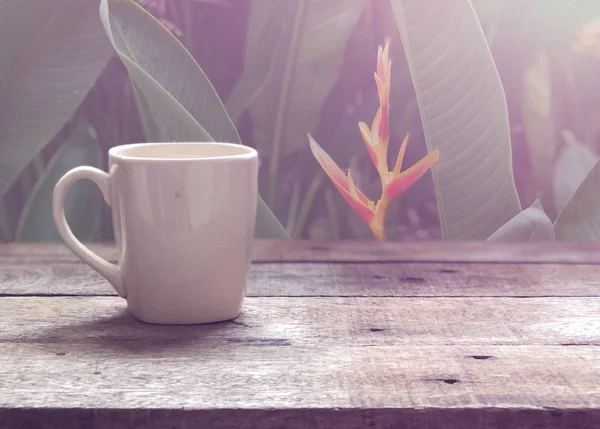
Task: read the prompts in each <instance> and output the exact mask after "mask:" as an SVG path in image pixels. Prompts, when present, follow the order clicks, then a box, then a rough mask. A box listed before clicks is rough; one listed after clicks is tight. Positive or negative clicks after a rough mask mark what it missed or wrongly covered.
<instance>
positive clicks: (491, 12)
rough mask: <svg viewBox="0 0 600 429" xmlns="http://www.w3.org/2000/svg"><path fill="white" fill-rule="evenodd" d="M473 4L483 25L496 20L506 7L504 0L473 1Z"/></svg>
mask: <svg viewBox="0 0 600 429" xmlns="http://www.w3.org/2000/svg"><path fill="white" fill-rule="evenodd" d="M471 3H472V4H473V9H475V12H476V13H477V17H478V18H479V21H480V22H482V23H487V22H489V21H493V20H495V19H496V18H497V17H498V15H499V14H500V12H501V11H502V8H503V7H504V0H471Z"/></svg>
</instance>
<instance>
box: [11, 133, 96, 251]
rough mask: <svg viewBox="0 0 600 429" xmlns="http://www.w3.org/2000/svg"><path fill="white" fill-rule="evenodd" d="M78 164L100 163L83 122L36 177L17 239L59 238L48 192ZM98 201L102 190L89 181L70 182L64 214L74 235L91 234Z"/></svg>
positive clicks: (87, 236)
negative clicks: (71, 183) (37, 177)
mask: <svg viewBox="0 0 600 429" xmlns="http://www.w3.org/2000/svg"><path fill="white" fill-rule="evenodd" d="M80 165H91V166H93V167H97V168H101V167H102V155H101V148H100V145H99V144H98V135H97V134H96V132H95V130H94V129H93V128H92V127H91V126H90V125H89V124H87V123H81V124H79V125H78V127H77V128H75V130H74V131H73V133H72V134H71V136H70V137H69V139H68V140H66V141H65V142H64V143H63V144H62V146H61V147H60V149H59V150H58V152H57V153H56V154H55V155H54V157H53V158H52V160H51V161H50V163H49V164H48V167H47V168H46V170H45V171H44V173H43V174H42V176H40V178H39V179H38V182H37V183H36V185H35V187H34V188H33V191H32V192H31V195H30V196H29V200H28V202H27V204H26V206H25V208H24V209H23V212H22V213H21V217H20V219H19V226H18V228H17V241H61V238H60V236H59V235H58V231H57V229H56V226H55V225H54V219H53V217H52V193H53V191H54V186H55V185H56V183H57V182H58V180H59V179H60V178H61V177H62V176H63V175H64V174H65V173H66V172H67V171H69V170H71V169H72V168H75V167H78V166H80ZM102 204H103V199H102V194H101V193H100V190H99V189H98V188H97V187H96V185H94V184H93V183H92V182H91V181H89V180H80V181H78V182H76V183H74V184H73V185H72V186H71V189H70V190H69V193H68V195H67V197H66V199H65V205H64V206H65V216H66V217H67V221H68V223H69V226H70V227H71V230H72V231H73V233H74V234H75V235H76V236H77V238H79V239H80V240H85V241H91V240H93V239H94V238H95V236H96V232H97V231H98V228H99V227H100V212H101V210H102Z"/></svg>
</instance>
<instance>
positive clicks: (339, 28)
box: [228, 0, 365, 204]
mask: <svg viewBox="0 0 600 429" xmlns="http://www.w3.org/2000/svg"><path fill="white" fill-rule="evenodd" d="M364 5H365V2H364V0H296V1H289V0H276V1H264V0H253V1H252V3H251V9H250V17H249V23H248V37H247V41H248V42H247V46H246V70H245V72H244V74H243V75H242V78H241V80H240V82H239V83H238V86H237V88H235V90H234V92H233V94H232V96H231V97H230V102H229V103H228V105H229V106H231V108H232V109H234V110H235V111H236V112H240V111H241V110H243V109H244V108H245V106H246V105H247V104H249V113H250V117H251V119H252V125H253V132H254V142H255V144H256V147H257V148H259V149H261V150H263V151H264V152H266V153H269V198H268V200H267V201H269V204H273V203H274V200H275V191H276V188H275V186H276V183H277V174H278V170H279V159H280V156H281V155H283V154H287V153H290V152H293V151H296V150H300V149H304V148H305V147H306V134H307V133H312V132H313V131H314V130H315V128H316V126H317V123H318V122H319V119H320V118H321V115H322V108H323V104H324V102H325V100H326V98H327V96H328V94H329V93H330V91H331V90H332V88H333V86H334V85H335V83H336V82H337V80H338V76H339V71H340V67H341V64H342V59H343V54H344V51H345V49H346V44H347V41H348V39H349V37H350V35H351V33H352V30H353V29H354V28H355V27H356V25H357V23H358V19H359V18H360V16H361V14H362V11H363V8H364ZM267 64H268V68H267ZM240 103H241V105H240ZM236 106H237V107H236ZM236 114H237V113H236Z"/></svg>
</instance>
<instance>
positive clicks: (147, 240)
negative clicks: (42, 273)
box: [53, 142, 258, 324]
mask: <svg viewBox="0 0 600 429" xmlns="http://www.w3.org/2000/svg"><path fill="white" fill-rule="evenodd" d="M80 179H89V180H91V181H93V182H94V183H95V184H96V185H97V186H98V187H99V188H100V190H101V191H102V194H103V196H104V200H105V201H106V203H107V204H109V205H110V206H111V208H112V219H113V226H114V232H115V238H116V242H117V247H118V249H119V259H118V264H113V263H110V262H108V261H106V260H104V259H102V258H101V257H99V256H98V255H96V254H95V253H93V252H92V251H91V250H90V249H89V248H87V247H86V246H84V245H83V244H82V243H81V242H80V241H79V240H78V239H77V238H76V237H75V236H74V235H73V233H72V231H71V229H70V228H69V225H68V224H67V221H66V219H65V213H64V206H63V205H64V199H65V195H66V193H67V191H68V189H69V187H70V186H71V185H72V184H73V183H74V182H76V181H77V180H80ZM257 182H258V154H257V153H256V151H255V150H254V149H252V148H249V147H246V146H242V145H236V144H229V143H212V142H210V143H141V144H130V145H123V146H117V147H114V148H112V149H110V150H109V173H106V172H104V171H101V170H98V169H96V168H93V167H85V166H84V167H77V168H74V169H73V170H71V171H69V172H68V173H66V174H65V175H64V176H63V177H62V178H61V179H60V180H59V182H58V183H57V184H56V187H55V189H54V196H53V215H54V221H55V223H56V227H57V228H58V231H59V233H60V235H61V237H62V239H63V240H64V242H65V243H66V244H67V246H68V247H69V248H70V249H71V250H72V251H73V252H74V253H75V254H76V255H77V256H78V257H79V258H81V259H82V260H83V262H85V263H86V264H88V265H89V266H90V267H92V268H93V269H94V270H96V271H97V272H98V273H100V274H101V275H102V276H104V277H105V278H106V279H107V280H108V281H109V282H110V283H111V284H112V285H113V287H114V288H115V290H116V291H117V293H118V294H119V295H120V296H121V297H123V298H125V299H126V300H127V305H128V308H129V310H130V312H131V313H132V314H133V316H134V317H135V318H137V319H139V320H141V321H143V322H147V323H159V324H198V323H211V322H219V321H224V320H229V319H233V318H235V317H237V316H238V315H239V313H240V311H241V308H242V303H243V300H244V296H245V290H246V278H247V273H248V268H249V265H250V258H251V250H252V249H251V247H252V240H253V238H254V226H255V220H256V219H255V218H256V205H257V192H258V189H257V187H258V184H257Z"/></svg>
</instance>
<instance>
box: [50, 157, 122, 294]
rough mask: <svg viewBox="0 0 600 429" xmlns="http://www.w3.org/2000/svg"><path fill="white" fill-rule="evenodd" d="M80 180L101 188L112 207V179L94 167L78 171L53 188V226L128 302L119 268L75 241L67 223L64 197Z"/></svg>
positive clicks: (71, 247)
mask: <svg viewBox="0 0 600 429" xmlns="http://www.w3.org/2000/svg"><path fill="white" fill-rule="evenodd" d="M81 179H89V180H91V181H92V182H94V183H95V184H96V186H98V187H99V188H100V191H102V195H103V196H104V201H106V204H108V205H109V206H110V205H111V204H110V192H109V191H110V178H109V175H108V174H107V173H105V172H104V171H102V170H98V169H97V168H94V167H86V166H83V167H76V168H74V169H72V170H70V171H69V172H67V173H66V174H65V175H64V176H63V177H61V179H60V180H59V181H58V183H57V184H56V186H55V187H54V194H53V196H52V214H53V216H54V223H55V224H56V228H57V229H58V233H59V234H60V236H61V238H62V239H63V241H64V242H65V244H66V245H67V246H68V247H69V249H71V250H72V251H73V253H75V254H76V255H77V256H79V258H81V260H82V261H83V262H85V263H86V264H88V265H89V266H90V267H92V268H93V269H94V270H96V271H97V272H98V273H100V274H101V275H102V276H103V277H104V278H106V280H108V281H109V282H110V284H111V285H112V286H113V287H114V288H115V290H116V291H117V293H118V294H119V295H120V296H121V297H123V298H125V297H126V293H125V287H124V285H123V280H122V278H121V272H120V269H119V266H118V265H117V264H113V263H111V262H108V261H107V260H105V259H103V258H101V257H100V256H98V255H96V254H95V253H94V252H92V251H91V250H90V249H88V248H87V247H86V246H84V245H83V244H82V243H81V242H80V241H79V240H78V239H77V237H75V235H74V234H73V231H71V228H70V227H69V224H68V223H67V219H66V217H65V208H64V202H65V197H66V195H67V192H68V191H69V188H70V187H71V185H72V184H73V183H75V182H77V181H78V180H81Z"/></svg>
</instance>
